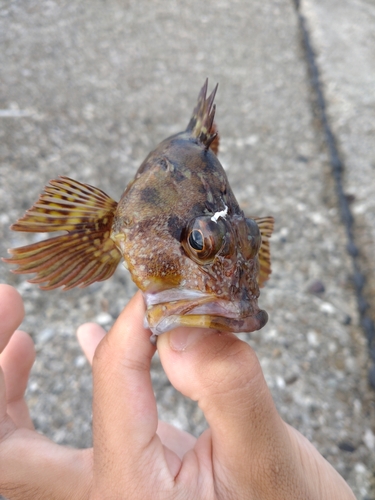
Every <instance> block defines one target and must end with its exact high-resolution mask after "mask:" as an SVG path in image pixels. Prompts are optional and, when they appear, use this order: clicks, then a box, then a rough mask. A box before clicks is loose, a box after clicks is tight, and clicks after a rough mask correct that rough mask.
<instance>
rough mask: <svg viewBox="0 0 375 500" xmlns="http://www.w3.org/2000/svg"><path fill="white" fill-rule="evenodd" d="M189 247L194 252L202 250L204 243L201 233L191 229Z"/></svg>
mask: <svg viewBox="0 0 375 500" xmlns="http://www.w3.org/2000/svg"><path fill="white" fill-rule="evenodd" d="M189 245H190V246H191V248H194V250H198V251H200V250H203V246H204V243H203V234H202V231H199V230H198V229H193V231H192V232H191V233H190V235H189Z"/></svg>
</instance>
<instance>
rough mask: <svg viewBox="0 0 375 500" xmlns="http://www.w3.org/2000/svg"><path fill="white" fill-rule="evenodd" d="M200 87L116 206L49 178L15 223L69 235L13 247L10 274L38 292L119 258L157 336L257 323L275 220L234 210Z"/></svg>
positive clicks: (96, 273)
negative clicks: (190, 109) (182, 119)
mask: <svg viewBox="0 0 375 500" xmlns="http://www.w3.org/2000/svg"><path fill="white" fill-rule="evenodd" d="M206 91H207V82H206V84H205V86H204V87H203V89H202V91H201V93H200V95H199V98H198V104H197V106H196V108H195V110H194V113H193V116H192V119H191V120H190V122H189V125H188V128H187V130H186V131H184V132H182V133H180V134H176V135H174V136H172V137H169V138H168V139H166V140H164V141H163V142H161V143H160V144H159V145H158V146H157V148H156V149H155V150H154V151H152V152H151V153H150V154H149V155H148V156H147V158H146V159H145V161H144V162H143V163H142V165H141V166H140V168H139V169H138V172H137V173H136V176H135V178H134V180H133V181H132V182H131V183H130V184H129V185H128V187H127V188H126V190H125V192H124V194H123V195H122V197H121V200H120V201H119V203H118V204H116V202H114V201H113V200H111V198H109V197H108V196H107V195H106V194H105V193H103V192H102V191H100V190H98V189H97V188H93V187H92V186H88V185H84V184H81V183H79V182H77V181H73V180H71V179H68V178H65V177H62V178H60V179H57V180H55V181H51V182H50V184H49V185H48V186H47V187H46V188H45V192H44V193H43V194H42V195H41V197H40V198H39V200H38V202H37V203H36V204H35V205H34V206H33V207H32V208H31V209H30V210H29V211H28V212H27V213H26V214H25V216H24V217H23V218H21V219H20V220H19V221H17V223H16V224H14V225H13V226H12V228H13V229H15V230H20V231H59V230H61V229H64V230H66V231H68V234H66V235H63V236H58V237H56V238H52V239H50V240H47V241H43V242H40V243H36V244H33V245H28V246H27V247H22V248H19V249H13V250H11V251H10V253H11V254H12V255H13V258H11V259H7V261H8V262H10V263H16V264H18V265H19V268H18V269H17V270H16V272H21V273H23V272H37V276H36V278H34V279H33V280H31V281H33V282H37V283H43V282H47V285H44V287H43V288H45V289H49V288H55V287H57V286H64V287H65V288H72V287H73V286H78V285H79V286H87V285H88V284H90V283H92V282H93V281H99V280H102V279H106V278H107V277H109V276H110V275H111V274H112V273H113V272H114V270H115V268H116V266H117V264H118V262H119V260H120V259H121V258H122V257H123V258H124V261H125V265H126V267H127V268H128V269H129V271H130V273H131V276H132V278H133V280H134V282H135V283H136V284H137V286H138V287H139V288H140V289H141V290H142V292H143V294H144V297H145V300H146V304H147V305H148V311H147V324H148V325H149V326H150V328H151V329H152V331H153V333H154V334H156V335H157V334H159V333H162V332H163V331H166V330H168V329H170V328H173V327H175V326H177V325H189V326H205V327H208V328H219V329H221V330H226V331H235V332H239V331H253V330H255V329H259V328H261V327H262V326H263V325H264V324H265V323H266V322H267V314H266V313H265V311H261V310H260V309H259V307H258V304H257V299H258V297H259V285H262V284H263V282H264V281H265V280H266V279H268V276H269V274H270V272H271V270H270V259H269V246H268V238H269V237H270V235H271V232H272V228H273V219H272V218H271V217H267V218H263V219H256V218H255V219H248V218H246V217H245V216H244V214H243V212H242V210H241V209H240V207H239V205H238V203H237V200H236V198H235V196H234V194H233V192H232V190H231V188H230V186H229V182H228V179H227V176H226V174H225V172H224V169H223V167H222V166H221V164H220V162H219V160H218V158H217V156H216V154H215V153H217V150H218V136H217V132H216V127H215V125H214V124H213V119H214V113H215V107H214V105H213V99H214V96H215V92H216V89H215V90H214V92H213V93H212V94H211V95H210V96H209V97H208V98H206ZM261 233H262V235H261Z"/></svg>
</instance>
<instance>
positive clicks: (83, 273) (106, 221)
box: [3, 177, 121, 290]
mask: <svg viewBox="0 0 375 500" xmlns="http://www.w3.org/2000/svg"><path fill="white" fill-rule="evenodd" d="M116 207H117V203H116V202H115V201H113V200H112V199H111V198H110V197H109V196H107V195H106V194H105V193H103V192H102V191H100V190H99V189H96V188H94V187H92V186H89V185H86V184H81V183H79V182H77V181H73V180H72V179H69V178H67V177H60V178H59V179H56V180H53V181H50V183H49V184H48V185H47V186H46V188H45V190H44V192H43V193H42V195H41V196H40V197H39V200H38V201H37V202H36V203H35V205H33V206H32V207H31V208H30V210H28V211H27V212H26V214H25V215H24V217H22V218H21V219H19V220H18V221H17V222H16V223H15V224H13V226H11V229H13V230H14V231H27V232H50V231H63V230H65V231H68V233H67V234H64V235H61V236H57V237H55V238H50V239H48V240H44V241H40V242H38V243H34V244H32V245H27V246H24V247H19V248H14V249H11V250H9V253H10V254H11V257H10V258H9V259H3V260H4V261H5V262H7V263H10V264H17V265H18V268H17V269H15V270H14V271H13V272H14V273H17V274H23V273H36V277H35V278H33V279H31V280H30V282H31V283H39V284H41V283H45V284H44V285H40V288H42V289H44V290H49V289H52V288H57V287H59V286H63V287H64V289H69V288H73V287H75V286H81V287H84V286H88V285H90V284H91V283H93V282H95V281H102V280H105V279H107V278H109V277H110V276H111V275H112V274H113V273H114V271H115V269H116V267H117V265H118V263H119V261H120V259H121V254H120V251H119V250H118V249H117V247H116V245H115V243H114V242H113V240H112V239H111V228H112V222H113V217H114V214H115V211H116Z"/></svg>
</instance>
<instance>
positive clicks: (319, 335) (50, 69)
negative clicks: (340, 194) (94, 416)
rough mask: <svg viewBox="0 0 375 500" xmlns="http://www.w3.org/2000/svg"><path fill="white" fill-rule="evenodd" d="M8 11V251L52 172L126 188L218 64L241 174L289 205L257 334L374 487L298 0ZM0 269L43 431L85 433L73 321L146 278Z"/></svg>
mask: <svg viewBox="0 0 375 500" xmlns="http://www.w3.org/2000/svg"><path fill="white" fill-rule="evenodd" d="M0 14H1V16H0V33H1V36H2V40H1V44H2V46H3V47H4V50H2V51H1V53H0V65H1V68H2V78H1V81H0V108H1V109H2V110H3V113H2V114H1V113H0V134H1V142H0V161H1V163H0V171H1V184H0V214H1V219H0V220H1V227H0V245H1V249H0V253H1V254H2V255H5V252H6V248H7V247H14V246H17V245H21V244H26V243H28V242H30V241H33V240H34V237H33V236H28V237H26V236H24V235H22V234H21V233H12V232H10V231H9V230H8V225H9V224H10V223H11V222H13V221H14V220H15V219H16V218H18V217H19V216H20V215H21V214H22V213H23V211H24V210H25V209H27V208H28V207H29V206H30V205H31V204H32V203H33V202H34V201H35V199H36V197H37V195H38V194H39V192H40V191H41V189H42V187H43V186H44V185H45V183H46V182H47V181H48V180H49V179H51V178H54V177H57V176H58V175H68V176H70V177H73V178H76V179H77V180H80V181H82V182H88V183H90V184H93V185H95V186H97V187H99V188H101V189H103V190H104V191H106V192H107V193H108V194H110V195H111V196H112V197H113V198H115V199H118V198H119V196H120V195H121V193H122V191H123V189H124V188H125V186H126V185H127V183H128V182H129V180H130V179H131V178H132V176H133V175H134V173H135V170H136V168H137V167H138V165H139V164H140V162H141V161H142V160H143V158H144V157H145V156H146V154H147V153H148V152H149V150H150V149H151V148H152V147H153V146H154V145H156V144H157V142H159V141H160V140H162V139H164V138H165V137H166V136H167V135H169V134H171V133H173V132H178V131H179V130H181V129H182V128H184V127H185V126H186V124H187V122H188V119H189V117H190V114H191V111H192V107H193V106H194V103H195V100H196V95H197V93H198V90H199V89H200V87H201V85H202V83H203V81H204V79H205V78H206V76H208V77H209V78H210V84H212V86H213V84H214V83H216V81H218V82H219V84H220V86H219V92H218V97H217V122H218V125H219V129H220V134H221V137H222V147H221V154H220V159H221V161H222V162H223V164H224V166H225V167H226V169H227V172H228V176H229V178H230V181H231V184H232V188H233V189H234V191H235V193H236V195H237V196H238V199H239V201H240V202H241V203H242V205H243V208H244V210H245V211H247V212H248V213H249V214H254V215H268V214H271V215H274V216H275V218H276V229H275V235H274V237H273V243H272V254H273V275H272V279H271V281H270V282H269V284H268V285H267V287H266V288H265V289H264V291H263V293H262V300H261V302H262V306H263V307H264V308H265V309H266V310H267V311H268V312H269V314H270V322H269V324H268V325H267V326H266V327H265V328H264V329H263V330H262V331H261V332H258V333H255V334H254V335H251V336H244V338H245V339H246V340H248V341H249V342H250V343H251V345H253V346H254V348H255V350H256V352H257V353H258V355H259V358H260V360H261V363H262V366H263V368H264V371H265V375H266V378H267V381H268V383H269V385H270V387H271V390H272V392H273V395H274V398H275V401H276V404H277V406H278V408H279V411H280V412H281V414H282V416H283V417H284V418H285V420H287V421H288V422H289V423H290V424H291V425H293V426H295V427H297V428H298V429H299V430H300V431H301V432H302V433H303V434H305V435H306V436H307V437H308V438H309V439H310V440H312V441H313V443H314V444H315V445H316V446H317V447H318V449H319V450H320V451H321V453H323V455H324V456H325V457H326V458H327V459H328V460H329V461H330V462H331V463H332V464H333V465H334V467H336V468H337V470H338V471H339V472H340V473H341V474H342V475H343V476H344V477H345V479H346V480H348V481H349V484H350V485H351V486H352V488H353V489H354V491H355V493H356V494H357V496H358V498H364V494H363V492H364V491H365V492H366V493H365V494H366V495H370V493H369V492H370V481H371V472H372V470H373V467H374V453H373V449H372V448H371V447H372V441H371V436H373V434H372V433H373V430H374V429H373V428H372V427H371V425H372V422H371V418H372V413H371V412H373V406H371V405H372V395H371V393H370V392H369V391H368V388H367V381H366V363H367V352H366V343H365V340H364V338H363V336H362V333H361V331H360V329H359V327H358V317H357V310H356V302H355V297H354V294H353V290H352V287H351V284H350V274H351V262H350V260H349V258H348V256H347V255H346V252H345V234H344V230H343V228H342V226H341V223H340V217H339V214H338V210H337V206H336V201H335V196H334V190H333V186H332V182H331V179H330V172H329V168H328V162H327V153H326V150H325V147H324V143H323V139H322V136H321V130H320V128H319V126H318V125H317V124H316V122H315V119H314V115H313V113H312V104H311V103H312V96H311V93H310V92H311V89H310V85H309V81H308V77H307V69H306V64H305V60H304V52H303V50H302V49H301V45H300V33H299V28H298V22H297V16H296V13H295V10H294V6H293V4H292V2H289V1H287V0H269V1H267V2H253V3H250V2H242V1H236V2H234V1H231V2H229V1H226V0H220V1H216V2H213V1H208V2H204V3H202V2H198V1H196V0H192V1H190V0H189V1H187V0H184V1H181V2H179V3H171V2H157V3H156V2H149V1H144V2H135V1H129V2H126V4H125V3H121V4H120V3H118V2H115V1H111V0H110V1H108V2H106V3H103V2H100V1H99V0H93V1H90V2H81V3H79V4H71V3H68V2H67V3H63V2H54V1H51V0H48V1H47V0H44V1H38V2H33V1H31V2H29V3H27V5H26V4H22V5H21V4H18V3H12V4H6V5H3V6H2V7H1V10H0ZM0 279H1V280H2V281H6V282H8V283H11V284H14V285H15V286H16V287H17V288H18V289H19V290H20V291H21V293H22V295H23V296H24V298H25V301H26V311H27V319H26V320H25V323H24V325H23V327H24V328H25V329H27V330H28V331H30V332H31V333H32V335H33V337H34V339H35V342H36V345H37V351H38V357H37V362H36V364H35V366H34V369H33V374H32V378H31V381H30V385H29V389H28V400H29V403H30V407H31V411H32V415H33V418H34V421H35V424H36V426H37V428H38V429H39V430H40V431H42V432H44V433H46V434H47V435H49V436H50V437H52V438H53V439H54V440H56V441H57V442H60V443H66V444H70V445H73V446H89V445H90V442H91V406H90V404H91V403H90V391H91V377H90V370H89V368H88V366H87V364H86V363H85V361H84V359H83V357H82V355H81V353H80V351H79V348H78V345H77V343H76V340H75V336H74V331H75V329H76V327H77V326H78V324H80V323H81V322H83V321H88V320H95V319H97V320H99V321H100V322H102V323H103V324H104V325H105V326H107V327H108V326H109V325H110V324H111V322H112V321H113V320H114V318H115V317H116V316H117V315H118V314H119V312H120V310H121V309H122V307H123V306H124V304H125V303H126V302H127V301H128V299H129V297H130V296H131V294H132V293H134V290H135V288H134V285H133V284H132V283H131V281H130V279H129V277H128V275H127V274H126V273H125V271H123V270H122V269H118V271H117V272H116V274H115V276H114V277H113V278H112V279H111V280H109V281H108V282H104V283H102V284H96V285H93V286H91V287H90V288H89V289H86V290H72V291H70V292H65V293H63V292H61V291H58V290H57V291H51V292H48V293H46V292H41V291H40V290H38V288H37V287H36V286H35V285H30V284H28V283H27V282H26V279H25V277H22V276H21V277H19V276H14V275H12V274H10V272H9V268H8V266H5V265H4V264H0ZM316 283H320V284H321V285H324V290H325V291H323V292H317V291H316V290H317V288H316ZM314 287H315V288H314ZM152 377H153V381H154V384H155V390H156V393H157V396H158V404H159V411H160V416H161V418H163V419H166V420H168V421H169V422H171V423H173V424H175V425H177V426H179V427H182V428H185V429H187V430H189V431H191V432H193V433H195V434H199V433H200V432H201V431H202V430H203V429H204V428H205V425H206V424H205V421H204V418H203V416H202V414H201V413H200V410H199V409H198V408H197V407H196V405H195V404H194V403H192V402H190V401H186V400H185V399H184V398H182V396H181V395H179V394H178V393H177V392H176V391H174V389H173V388H172V387H171V386H170V385H169V383H168V381H167V380H166V378H165V375H164V373H163V370H162V368H161V367H160V364H159V362H158V359H157V357H155V360H154V362H153V372H152ZM366 436H367V437H366ZM349 449H350V450H351V451H345V450H349ZM360 495H362V496H360ZM368 498H370V497H369V496H368Z"/></svg>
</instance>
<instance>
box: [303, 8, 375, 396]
mask: <svg viewBox="0 0 375 500" xmlns="http://www.w3.org/2000/svg"><path fill="white" fill-rule="evenodd" d="M293 3H294V6H295V8H296V11H297V16H298V22H299V26H300V30H301V33H302V39H303V47H304V50H305V54H306V59H307V64H308V67H309V74H310V78H311V84H312V88H313V90H314V92H315V94H316V102H317V108H318V111H319V114H320V120H321V122H322V126H323V132H324V136H325V141H326V144H327V147H328V151H329V160H330V164H331V172H332V175H333V178H334V180H335V187H336V194H337V200H338V204H339V209H340V214H341V219H342V222H343V224H344V226H345V229H346V236H347V247H346V248H347V252H348V253H349V255H350V256H351V258H352V263H353V283H354V288H355V293H356V297H357V306H358V311H359V317H360V325H361V327H362V329H363V332H364V334H365V335H366V338H367V342H368V349H369V357H370V362H371V365H370V368H369V383H370V385H371V387H372V388H373V389H375V325H374V322H373V321H372V319H371V318H370V316H368V314H367V309H368V308H369V304H368V302H367V300H366V299H365V297H364V293H363V290H364V286H365V284H366V278H365V276H364V274H363V273H362V272H361V269H360V264H359V257H360V255H359V250H358V246H357V245H356V242H355V238H354V234H353V226H354V219H353V215H352V213H351V210H350V206H349V201H348V199H347V197H346V196H345V193H344V188H343V181H342V173H343V171H344V164H343V161H342V160H341V158H340V154H339V150H338V148H337V141H336V138H335V135H334V133H333V131H332V129H331V126H330V123H329V120H328V116H327V111H326V108H327V106H326V100H325V97H324V93H323V89H322V84H321V81H320V76H319V69H318V65H317V63H316V56H315V53H314V50H313V47H312V44H311V41H310V35H309V31H308V28H307V27H306V21H305V18H304V17H303V15H302V14H301V12H300V9H299V6H300V0H293Z"/></svg>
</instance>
